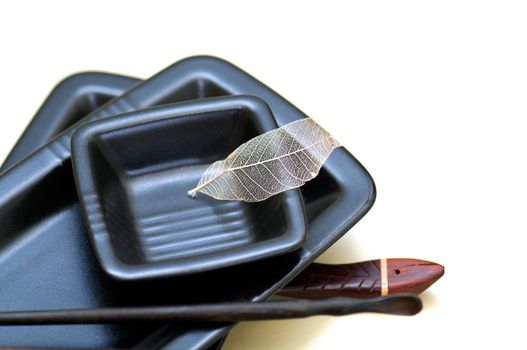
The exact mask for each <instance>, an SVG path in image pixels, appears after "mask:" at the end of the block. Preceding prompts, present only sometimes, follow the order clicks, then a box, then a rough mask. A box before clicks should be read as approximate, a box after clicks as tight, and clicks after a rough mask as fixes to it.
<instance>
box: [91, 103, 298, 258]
mask: <svg viewBox="0 0 527 350" xmlns="http://www.w3.org/2000/svg"><path fill="white" fill-rule="evenodd" d="M253 113H254V111H251V110H248V109H232V110H221V111H211V112H204V113H199V114H193V115H192V116H190V117H180V118H170V119H163V120H155V121H151V122H147V123H143V124H140V125H134V126H130V127H125V128H121V129H117V130H110V131H106V132H102V133H99V134H96V135H95V136H94V137H93V138H92V139H91V140H90V142H89V143H88V145H89V146H88V147H89V154H90V158H91V163H92V167H91V168H92V169H93V176H94V178H95V183H96V188H97V192H98V193H97V194H98V197H99V200H100V203H101V207H102V210H103V215H104V221H105V223H106V227H107V230H108V233H109V235H110V237H111V244H112V246H113V250H114V252H115V254H116V255H117V257H118V258H119V260H121V262H123V263H125V264H129V265H134V264H144V263H151V262H166V261H178V262H185V263H186V264H193V265H194V266H197V264H199V263H200V261H201V260H206V259H207V258H212V257H214V256H216V257H220V256H223V257H225V254H232V255H233V259H236V258H239V256H237V254H242V252H243V249H244V247H246V246H247V245H255V244H256V245H257V244H259V243H260V242H264V241H267V242H269V241H271V242H272V241H273V240H278V239H279V238H280V237H282V236H283V235H284V234H287V232H288V225H287V220H286V218H285V214H284V196H283V195H277V196H274V197H271V198H270V199H269V200H265V201H262V202H258V203H246V202H237V201H219V200H216V199H213V198H211V197H208V196H206V195H204V194H198V198H196V199H192V198H190V197H188V196H187V191H188V190H189V189H191V188H193V187H194V186H195V185H196V184H197V183H198V181H199V179H200V177H201V175H202V174H203V173H204V171H205V169H206V168H207V167H208V166H209V165H210V164H211V163H213V162H214V161H216V160H221V159H224V158H226V157H227V156H228V155H229V154H230V153H231V152H232V151H233V150H234V149H236V148H237V147H238V146H239V145H240V144H242V143H243V142H245V141H247V140H249V139H251V138H253V137H255V136H257V135H258V134H260V133H261V132H262V131H263V130H258V129H259V126H258V124H257V123H256V122H255V121H256V120H257V117H258V116H255V115H254V114H253ZM200 259H201V260H200Z"/></svg>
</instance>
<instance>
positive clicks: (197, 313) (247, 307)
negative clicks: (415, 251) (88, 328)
mask: <svg viewBox="0 0 527 350" xmlns="http://www.w3.org/2000/svg"><path fill="white" fill-rule="evenodd" d="M421 307H422V305H421V301H420V299H419V298H418V297H416V296H415V295H412V294H393V295H389V296H385V297H378V298H373V299H352V298H330V299H324V300H281V301H266V302H259V303H251V302H241V303H218V304H201V305H199V304H198V305H183V306H156V307H122V308H104V309H79V310H50V311H25V312H0V325H4V326H6V325H52V324H92V323H130V322H178V321H185V322H189V321H206V322H239V321H257V320H275V319H289V318H303V317H309V316H314V315H333V316H340V315H347V314H353V313H358V312H381V313H389V314H395V315H413V314H416V313H417V312H419V311H420V310H421Z"/></svg>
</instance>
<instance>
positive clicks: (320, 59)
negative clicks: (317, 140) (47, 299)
mask: <svg viewBox="0 0 527 350" xmlns="http://www.w3.org/2000/svg"><path fill="white" fill-rule="evenodd" d="M154 3H155V4H154ZM187 3H192V2H187ZM219 3H220V2H199V3H197V2H196V4H195V5H191V4H183V3H179V2H175V1H170V2H166V3H161V2H153V1H152V2H148V7H145V6H142V5H139V4H136V3H135V2H129V1H126V2H125V1H122V2H109V1H90V2H89V4H85V5H80V4H73V2H66V1H64V2H49V1H48V2H44V1H38V2H37V1H35V2H23V1H18V2H13V3H12V4H11V5H8V4H7V2H1V3H0V45H1V50H0V53H1V55H0V96H1V101H2V103H1V104H0V116H1V118H2V119H1V121H0V156H1V157H4V156H5V155H6V154H7V152H8V150H9V149H10V148H11V146H12V145H13V144H14V142H15V141H16V139H17V138H18V137H19V135H20V133H21V132H22V130H23V129H24V127H25V125H26V124H27V123H28V122H29V120H30V118H31V116H32V115H33V114H34V113H35V111H36V109H37V108H38V106H39V105H40V103H41V102H42V101H43V100H44V98H45V97H46V95H47V93H48V92H49V91H50V89H51V87H52V85H54V84H55V83H56V82H58V81H59V80H60V79H62V78H63V77H65V76H66V75H68V74H71V73H74V72H77V71H81V70H107V71H112V72H119V73H123V74H129V75H134V76H139V77H148V76H149V75H151V74H153V73H155V72H157V71H158V70H159V69H161V68H163V67H165V66H167V65H169V64H170V63H172V62H173V61H175V60H178V59H181V58H183V57H186V56H189V55H193V54H199V53H207V54H213V55H217V56H220V57H224V58H226V59H228V60H230V61H232V62H233V63H235V64H237V65H239V66H240V67H242V68H243V69H245V70H247V71H249V72H250V73H252V74H253V75H254V76H256V77H257V78H259V79H261V80H262V81H264V82H266V83H267V84H268V85H270V86H271V87H272V88H274V89H275V90H276V91H278V92H279V93H281V94H282V95H284V96H285V97H287V98H288V99H290V100H291V101H292V102H293V103H294V104H296V105H297V106H299V107H300V108H301V109H302V110H303V111H305V112H306V113H307V114H309V115H310V116H312V117H313V118H315V119H316V120H317V121H318V122H319V123H320V124H322V125H323V126H324V127H325V128H327V129H328V130H329V131H330V132H332V133H333V134H334V136H335V137H336V138H337V139H338V140H339V141H340V142H342V143H343V144H344V145H345V146H346V147H347V148H348V149H349V150H350V151H351V152H352V153H353V154H354V155H355V156H356V157H357V158H358V159H359V160H360V161H361V162H362V163H363V164H364V165H365V166H366V168H367V169H368V170H369V171H370V172H371V174H372V176H373V177H374V179H375V181H376V184H377V187H378V197H377V198H378V199H377V202H376V204H375V205H374V207H373V209H372V211H371V212H370V213H369V214H368V215H367V216H366V217H365V218H364V219H363V220H362V221H361V222H360V223H359V224H358V225H357V226H356V227H355V228H353V230H352V231H351V232H350V233H348V234H347V235H346V236H345V237H344V238H343V239H342V240H341V241H339V242H338V244H336V245H335V246H333V247H332V248H331V249H330V250H329V251H328V252H327V253H326V254H324V255H323V257H321V259H320V261H324V262H338V263H343V262H352V261H360V260H365V259H374V258H380V257H388V258H389V257H414V258H420V259H427V260H432V261H436V262H439V263H442V264H444V265H445V267H446V275H445V277H444V278H443V279H442V280H440V281H439V282H438V283H437V284H436V285H434V286H433V287H432V288H431V289H430V290H429V291H428V292H426V293H425V294H424V295H423V299H424V305H425V309H424V311H423V312H422V313H421V314H420V315H418V316H416V317H412V318H402V317H388V316H378V315H361V316H351V317H343V318H338V319H337V318H328V317H319V318H311V319H307V320H298V321H280V322H260V323H252V324H249V323H245V324H241V325H239V326H237V327H236V328H235V329H234V331H233V332H232V333H231V335H230V337H229V338H228V340H227V344H226V346H225V349H227V350H237V349H288V350H295V349H310V350H315V349H337V348H339V349H340V348H355V349H361V348H385V349H387V348H404V349H423V348H426V349H445V347H447V346H451V345H452V346H455V347H456V348H458V347H464V348H472V349H473V348H481V347H482V346H489V347H490V348H521V347H525V337H524V335H523V329H524V325H523V322H522V321H521V320H520V321H518V320H516V317H517V316H522V315H525V312H526V311H527V308H526V303H525V301H524V300H525V298H523V296H522V294H521V293H522V292H523V291H524V290H526V287H527V285H526V282H525V281H526V279H525V278H524V276H523V274H524V266H525V261H524V260H523V259H522V255H523V254H524V253H525V247H526V245H525V243H524V242H525V238H524V237H525V234H526V233H527V224H526V220H525V211H526V198H527V196H526V195H527V188H526V184H525V181H526V178H527V165H526V164H527V162H526V156H525V151H526V150H527V147H526V146H527V141H526V140H527V138H526V132H527V128H526V127H525V120H526V118H527V116H526V112H527V103H526V96H527V52H526V42H527V41H526V39H527V21H525V18H526V15H527V11H526V8H525V5H523V3H522V2H495V3H492V2H488V1H473V2H466V1H441V2H434V4H431V3H429V2H423V1H411V2H408V1H386V2H357V3H350V2H346V3H347V4H348V5H346V6H344V5H339V4H338V3H331V2H316V3H317V4H322V3H323V4H324V7H320V8H319V7H315V6H313V5H310V4H308V3H306V2H298V4H297V5H294V4H289V5H285V4H284V2H283V1H280V2H278V3H276V5H273V4H272V3H270V2H265V3H263V4H262V5H259V6H257V5H254V4H250V3H249V2H240V3H230V4H229V5H226V4H224V3H223V2H222V4H219ZM342 3H344V2H342ZM52 4H53V5H52ZM0 274H1V271H0ZM503 295H505V296H507V297H506V298H505V301H506V302H505V303H504V302H503V301H504V300H502V299H501V296H503ZM516 298H519V300H516ZM425 344H426V345H425Z"/></svg>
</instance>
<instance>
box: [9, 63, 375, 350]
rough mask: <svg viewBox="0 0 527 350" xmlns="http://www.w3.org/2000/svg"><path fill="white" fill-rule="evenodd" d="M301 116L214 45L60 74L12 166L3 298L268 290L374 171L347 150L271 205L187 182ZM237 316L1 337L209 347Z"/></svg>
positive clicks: (342, 221)
mask: <svg viewBox="0 0 527 350" xmlns="http://www.w3.org/2000/svg"><path fill="white" fill-rule="evenodd" d="M305 117H306V116H305V115H304V114H303V113H302V112H301V111H300V110H298V109H297V108H295V107H294V106H293V105H291V104H290V103H289V102H287V101H286V100H285V99H284V98H282V97H281V96H279V95H278V94H276V93H275V92H274V91H272V90H271V89H270V88H268V87H267V86H265V85H263V84H262V83H260V82H259V81H257V80H256V79H254V78H253V77H251V76H250V75H248V74H247V73H245V72H243V71H242V70H240V69H239V68H237V67H235V66H233V65H231V64H230V63H228V62H225V61H223V60H221V59H217V58H213V57H192V58H188V59H185V60H182V61H180V62H177V63H175V64H174V65H172V66H170V67H168V68H167V69H165V70H163V71H162V72H160V73H159V74H157V75H155V76H154V77H152V78H150V79H148V80H146V81H143V82H141V81H139V80H137V79H133V78H129V77H121V76H116V75H111V74H100V73H83V74H78V75H74V76H72V77H70V78H68V79H66V80H65V81H63V82H62V83H60V84H59V85H58V86H57V87H56V88H55V89H54V90H53V92H52V93H51V95H50V96H49V97H48V99H47V101H46V102H45V103H44V105H43V106H42V108H41V109H40V111H39V112H38V113H37V115H36V116H35V118H34V119H33V120H32V122H31V124H30V125H29V127H28V128H27V130H26V131H25V133H24V134H23V136H22V137H21V139H20V140H19V142H18V143H17V145H16V146H15V148H14V149H13V150H12V152H11V154H10V155H9V157H8V158H7V160H6V162H5V163H4V165H3V168H2V174H1V176H0V228H1V232H0V285H1V286H2V288H1V289H2V292H1V293H0V310H1V311H8V310H40V309H41V310H45V309H71V308H92V307H108V306H132V305H135V306H139V305H174V304H182V303H203V302H218V301H241V300H252V301H258V300H263V299H266V298H268V297H269V296H271V295H272V294H273V293H275V292H276V291H277V290H278V289H279V288H281V287H282V286H284V285H285V284H287V283H288V282H289V281H290V280H291V279H292V278H293V277H294V276H296V275H297V274H298V273H299V272H301V271H302V270H303V269H304V268H306V267H307V266H308V265H309V264H310V263H311V262H312V261H313V260H314V259H315V258H316V257H318V256H319V255H320V254H321V253H322V252H324V251H325V250H326V249H327V248H328V247H329V246H331V245H332V244H333V243H334V242H335V241H337V240H338V239H339V238H340V237H341V236H342V235H343V234H344V233H346V232H347V231H348V230H349V229H350V228H351V227H352V226H353V225H354V224H355V223H356V222H357V221H358V220H359V219H360V218H361V217H362V216H363V215H364V214H365V213H366V212H367V211H368V210H369V209H370V207H371V206H372V204H373V201H374V199H375V187H374V184H373V181H372V179H371V177H370V176H369V174H368V173H367V172H366V170H365V169H364V168H363V167H362V166H361V165H360V164H359V162H358V161H357V160H356V159H355V158H354V157H353V156H352V155H351V154H349V153H348V152H347V151H346V150H345V149H343V148H338V149H336V150H335V151H334V152H333V153H332V154H331V156H330V158H329V159H328V160H327V161H326V163H325V164H324V166H323V168H322V170H321V172H320V174H319V175H318V176H317V177H316V178H315V179H313V180H312V181H310V182H308V183H307V184H306V185H304V186H303V187H301V189H300V190H291V191H286V192H285V193H283V194H281V195H278V196H275V197H272V198H271V199H269V200H266V201H264V202H261V203H251V204H249V203H240V202H219V201H215V200H212V199H210V198H207V197H206V196H205V195H202V196H200V198H198V199H197V200H196V199H194V200H193V199H190V198H187V197H186V192H185V191H186V190H188V189H189V188H191V187H192V186H193V185H195V183H197V181H198V180H199V175H200V174H201V173H202V172H203V170H204V166H205V165H207V164H210V163H211V162H213V161H214V160H217V159H221V158H222V157H223V158H224V157H225V156H226V155H227V154H228V153H230V151H232V150H233V149H234V148H236V147H237V146H238V145H239V144H240V143H242V142H245V141H247V140H248V139H250V138H252V137H254V136H256V135H257V134H259V133H262V132H265V131H267V130H270V129H272V128H274V127H276V126H277V125H278V126H281V125H284V124H286V123H289V122H292V121H294V120H298V119H300V118H305ZM72 136H73V140H72ZM72 144H73V161H72V146H71V145H72ZM182 193H183V194H182ZM231 326H232V325H229V324H226V325H222V326H218V325H217V324H216V325H207V324H203V325H200V326H199V327H198V326H196V325H195V324H194V325H181V324H177V325H155V326H153V325H144V326H142V325H75V326H41V327H40V326H39V327H35V326H31V327H23V326H20V327H18V326H17V327H3V328H0V346H39V347H74V348H80V347H98V348H101V347H105V348H117V347H137V348H163V349H207V348H209V347H212V346H215V344H221V339H222V338H223V337H224V336H225V335H226V333H227V332H228V330H229V328H230V327H231Z"/></svg>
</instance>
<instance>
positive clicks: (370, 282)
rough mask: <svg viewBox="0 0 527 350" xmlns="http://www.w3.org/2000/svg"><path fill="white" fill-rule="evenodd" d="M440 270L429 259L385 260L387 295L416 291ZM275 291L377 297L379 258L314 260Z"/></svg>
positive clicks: (296, 294) (290, 294)
mask: <svg viewBox="0 0 527 350" xmlns="http://www.w3.org/2000/svg"><path fill="white" fill-rule="evenodd" d="M443 273H444V268H443V266H441V265H439V264H436V263H433V262H430V261H424V260H417V259H387V277H388V294H393V293H412V294H420V293H422V292H423V291H424V290H426V289H427V288H428V287H430V286H431V285H432V284H433V283H434V282H436V281H437V280H438V279H439V278H441V276H443ZM278 294H279V295H283V296H288V297H295V298H303V299H320V298H329V297H337V296H345V297H354V298H370V297H375V296H379V295H381V264H380V260H371V261H364V262H359V263H353V264H341V265H326V264H317V263H314V264H311V265H310V266H309V267H308V268H307V269H306V270H304V271H303V272H302V273H301V274H300V275H298V276H297V277H296V278H295V279H294V280H293V281H291V282H290V283H289V284H288V285H287V286H286V287H284V288H283V289H281V290H280V291H279V292H278Z"/></svg>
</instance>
